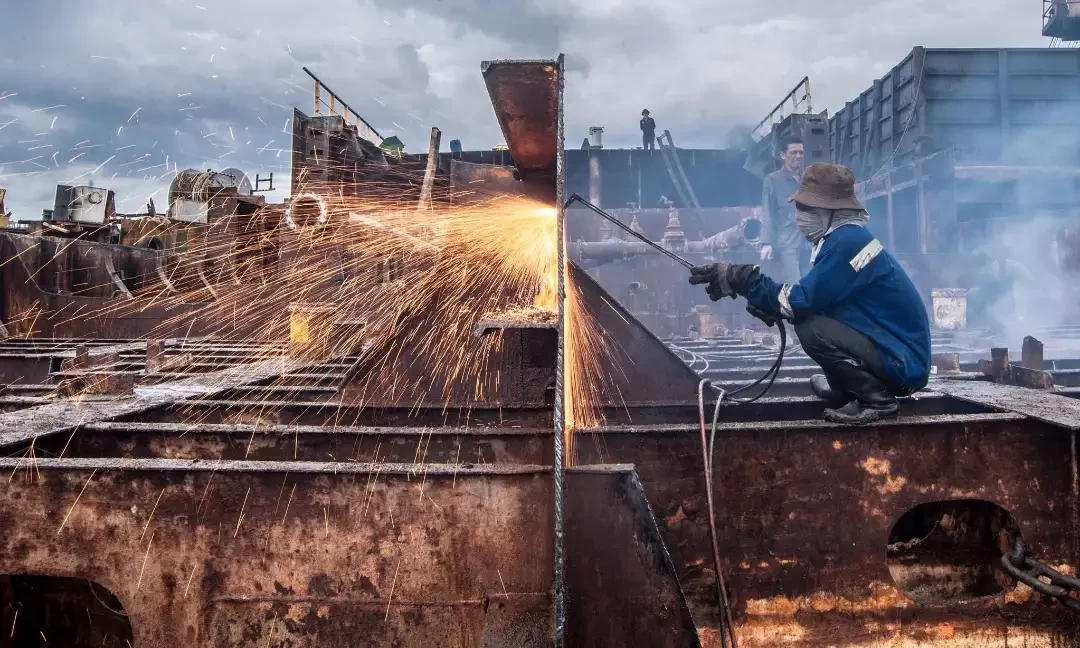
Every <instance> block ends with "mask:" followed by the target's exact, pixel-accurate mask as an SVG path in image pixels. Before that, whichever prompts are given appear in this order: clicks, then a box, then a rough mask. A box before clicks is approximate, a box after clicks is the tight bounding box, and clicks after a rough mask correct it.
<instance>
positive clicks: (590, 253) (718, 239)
mask: <svg viewBox="0 0 1080 648" xmlns="http://www.w3.org/2000/svg"><path fill="white" fill-rule="evenodd" d="M760 235H761V221H760V220H758V219H756V218H748V219H746V220H745V221H743V222H741V223H739V224H738V225H733V226H731V227H729V228H727V229H726V230H724V231H722V232H719V233H717V234H715V235H713V236H710V237H709V238H708V239H707V240H704V241H689V242H687V243H686V245H685V250H686V252H687V253H689V254H702V255H709V254H716V253H717V252H722V251H724V250H726V249H728V248H730V247H732V246H734V245H736V244H738V243H741V242H746V243H752V242H754V241H756V240H757V239H758V237H759V236H760ZM654 243H655V242H654ZM572 245H573V250H574V253H575V254H576V256H577V258H579V259H582V260H586V259H587V260H590V261H596V262H598V263H597V264H594V265H599V264H601V263H603V262H607V261H611V260H613V259H619V258H625V257H630V256H637V255H642V254H653V253H654V252H655V251H656V248H655V245H660V244H659V243H655V245H647V244H645V243H639V242H635V241H622V240H618V239H609V240H607V241H578V242H577V243H573V244H572ZM665 249H666V248H665Z"/></svg>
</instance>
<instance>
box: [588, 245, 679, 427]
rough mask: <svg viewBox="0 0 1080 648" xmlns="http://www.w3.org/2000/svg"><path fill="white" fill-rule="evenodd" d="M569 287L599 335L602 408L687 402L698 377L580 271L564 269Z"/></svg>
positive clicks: (599, 378) (599, 377)
mask: <svg viewBox="0 0 1080 648" xmlns="http://www.w3.org/2000/svg"><path fill="white" fill-rule="evenodd" d="M567 266H568V267H569V269H570V278H571V282H572V285H573V286H574V288H575V290H576V291H578V294H579V295H580V296H581V300H580V303H581V304H582V306H583V307H584V308H585V309H587V310H588V313H589V315H591V316H592V318H593V320H595V322H596V326H597V329H598V330H600V331H602V332H603V333H602V335H603V338H604V344H603V348H602V349H598V350H597V351H598V352H599V353H600V354H601V355H602V356H603V358H602V361H603V366H604V367H605V368H606V375H604V376H597V377H596V379H598V380H599V381H601V382H602V383H603V385H604V399H605V403H604V404H613V405H618V404H620V403H625V404H644V403H648V402H651V401H665V400H666V401H672V400H688V399H690V398H693V396H694V393H695V390H696V388H697V384H698V380H699V379H698V376H697V375H696V374H695V373H694V372H693V370H691V369H690V368H689V367H687V366H686V363H684V362H683V361H681V360H679V358H678V357H676V356H675V354H673V353H672V352H671V351H670V350H669V349H668V348H667V347H665V346H664V344H663V342H661V341H660V340H659V339H658V338H657V337H656V336H655V335H653V334H652V333H651V332H650V331H649V330H648V329H647V328H645V327H644V326H643V325H642V324H641V322H639V321H637V320H636V319H634V317H633V316H632V315H631V314H630V313H628V312H627V311H626V309H625V308H623V307H622V306H621V305H619V303H618V302H616V301H615V300H614V299H613V298H612V297H611V296H610V295H608V294H607V293H606V292H604V290H603V288H601V287H600V286H599V285H598V284H597V283H596V282H595V281H594V280H593V279H592V278H591V277H590V276H589V275H588V274H587V273H586V272H585V271H584V270H582V269H580V268H579V267H578V266H577V265H575V264H574V263H568V264H567Z"/></svg>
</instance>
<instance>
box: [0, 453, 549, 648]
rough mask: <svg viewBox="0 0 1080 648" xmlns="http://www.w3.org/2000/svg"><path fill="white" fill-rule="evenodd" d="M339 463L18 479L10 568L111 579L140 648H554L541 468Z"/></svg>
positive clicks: (10, 508)
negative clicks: (545, 645) (310, 468)
mask: <svg viewBox="0 0 1080 648" xmlns="http://www.w3.org/2000/svg"><path fill="white" fill-rule="evenodd" d="M323 465H324V466H326V467H327V468H326V470H319V471H317V472H314V473H311V472H302V471H298V470H296V468H299V467H300V466H294V467H292V468H290V467H288V466H277V467H270V469H269V470H268V469H267V467H266V466H258V465H252V466H251V470H245V471H244V472H236V471H230V470H226V469H224V468H219V469H218V470H214V469H213V468H212V467H209V466H207V467H204V468H202V469H199V468H196V467H193V466H189V467H187V468H184V469H179V468H178V469H177V470H175V471H166V470H160V469H145V468H144V469H139V468H131V469H129V470H127V471H121V470H119V468H120V467H121V466H120V465H118V466H117V468H116V469H111V468H107V467H105V466H101V467H100V468H99V469H98V470H97V471H96V472H91V471H90V470H89V469H86V468H79V467H78V466H77V464H76V465H72V466H71V467H70V469H65V468H64V467H63V466H62V465H61V464H45V465H42V466H41V467H40V470H35V471H34V473H33V475H32V479H31V478H30V476H29V474H28V475H27V476H26V477H25V478H24V476H23V475H22V474H21V471H20V473H17V476H16V478H15V479H12V480H10V481H6V480H5V483H4V484H3V485H2V486H0V490H2V491H3V492H2V496H0V520H2V524H3V527H4V528H5V529H8V530H10V531H8V532H6V533H5V534H4V537H3V540H0V543H2V545H3V551H2V552H0V554H2V555H3V556H4V558H3V570H4V571H6V572H8V573H12V572H15V573H18V572H29V573H38V574H45V575H52V576H77V577H80V578H89V579H92V580H94V581H95V582H97V583H100V584H101V585H103V586H104V587H105V588H107V589H108V590H109V591H111V592H113V593H114V594H115V595H116V596H117V597H118V598H119V599H120V601H121V602H122V603H123V606H124V609H125V611H126V612H127V614H128V616H129V618H130V619H131V625H132V628H133V631H134V637H135V641H134V645H137V646H148V647H158V646H160V647H165V646H170V647H171V646H181V645H186V646H198V645H203V646H223V645H266V644H267V643H271V645H294V646H316V645H322V646H326V645H353V642H354V641H355V640H356V638H357V637H364V638H365V642H368V643H370V644H371V645H398V646H417V647H420V646H432V645H447V646H478V645H482V642H481V638H482V637H483V638H484V639H483V645H489V646H493V647H497V646H507V647H509V646H519V645H537V646H538V645H542V644H541V643H532V644H530V643H528V642H525V643H524V644H523V643H522V642H520V639H521V638H522V637H523V636H536V637H542V636H544V634H545V633H546V631H547V628H548V626H549V624H550V619H549V617H548V613H547V609H548V597H547V592H548V588H549V585H550V570H549V564H550V560H551V557H550V542H548V541H547V539H548V535H547V532H546V529H547V528H549V527H550V519H549V512H548V507H547V506H546V502H547V501H548V496H547V495H546V492H547V491H548V488H549V481H548V479H547V478H546V477H545V476H544V475H543V474H542V473H538V472H536V470H530V469H521V470H519V471H517V472H516V473H506V472H504V471H487V472H485V471H482V470H475V469H474V470H468V469H464V468H463V469H462V470H461V471H460V472H461V474H458V475H457V476H456V477H455V476H454V475H452V474H451V473H450V472H449V471H447V470H432V471H430V474H428V475H426V477H425V476H424V471H423V469H422V467H420V466H410V467H408V469H403V468H402V467H400V466H394V465H387V466H385V467H378V468H375V467H373V466H363V467H361V468H358V469H356V470H348V471H346V470H341V471H338V472H337V474H335V471H334V470H333V468H334V466H333V465H332V464H323ZM9 468H10V466H9ZM417 469H419V470H417ZM414 471H415V472H414ZM29 511H35V513H34V514H32V515H27V512H29ZM507 538H514V539H515V541H514V542H512V543H508V542H506V539H507ZM496 599H499V600H500V601H501V603H500V605H498V606H496V609H497V612H498V613H497V614H496V615H495V616H496V617H497V618H495V619H494V620H493V621H494V624H493V623H492V622H491V621H489V616H488V614H489V612H491V607H490V603H491V602H493V601H495V600H496ZM491 625H494V627H489V626H491ZM523 630H527V632H523ZM282 642H283V643H282Z"/></svg>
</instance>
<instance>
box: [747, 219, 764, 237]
mask: <svg viewBox="0 0 1080 648" xmlns="http://www.w3.org/2000/svg"><path fill="white" fill-rule="evenodd" d="M743 236H744V237H745V238H746V240H747V241H756V240H757V239H758V237H759V236H761V221H759V220H758V219H756V218H751V219H750V220H748V221H746V224H745V225H743Z"/></svg>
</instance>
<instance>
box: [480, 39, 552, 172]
mask: <svg viewBox="0 0 1080 648" xmlns="http://www.w3.org/2000/svg"><path fill="white" fill-rule="evenodd" d="M480 69H481V71H482V72H483V75H484V83H486V84H487V89H488V94H489V95H490V96H491V103H492V105H493V106H494V107H495V117H496V119H498V120H499V126H500V127H502V132H503V137H505V138H506V145H507V147H509V149H510V154H511V155H512V156H513V158H514V164H515V166H517V168H518V170H519V171H520V172H521V175H522V177H523V178H530V177H532V176H541V177H547V178H548V180H547V181H546V182H545V184H551V185H552V186H553V185H554V177H555V167H556V158H557V156H558V150H559V145H560V142H559V137H558V135H559V133H558V124H559V87H558V64H557V62H556V61H553V60H540V61H484V62H483V63H481V68H480Z"/></svg>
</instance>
